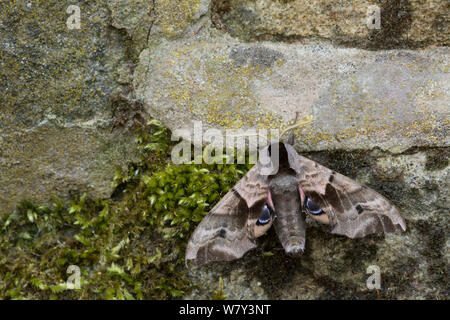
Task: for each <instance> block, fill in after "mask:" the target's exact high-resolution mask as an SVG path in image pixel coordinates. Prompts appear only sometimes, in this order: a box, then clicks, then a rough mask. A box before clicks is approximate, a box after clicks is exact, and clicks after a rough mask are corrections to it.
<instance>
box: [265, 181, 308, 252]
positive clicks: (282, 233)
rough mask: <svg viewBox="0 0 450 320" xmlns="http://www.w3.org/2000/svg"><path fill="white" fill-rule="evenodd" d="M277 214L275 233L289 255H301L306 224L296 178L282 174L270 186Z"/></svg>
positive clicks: (303, 247) (274, 223)
mask: <svg viewBox="0 0 450 320" xmlns="http://www.w3.org/2000/svg"><path fill="white" fill-rule="evenodd" d="M269 188H270V191H271V194H272V200H273V204H274V206H275V214H276V216H277V218H276V219H275V221H274V222H273V225H274V227H275V231H276V233H277V235H278V238H279V239H280V242H281V244H282V245H283V248H284V250H285V251H286V253H287V254H289V255H295V256H297V255H301V254H302V253H303V250H304V249H305V236H306V224H305V215H304V214H303V213H302V212H301V199H300V195H299V193H298V189H297V180H296V178H295V176H293V175H291V174H288V173H281V174H279V175H278V176H276V177H274V178H273V179H272V180H271V181H270V184H269Z"/></svg>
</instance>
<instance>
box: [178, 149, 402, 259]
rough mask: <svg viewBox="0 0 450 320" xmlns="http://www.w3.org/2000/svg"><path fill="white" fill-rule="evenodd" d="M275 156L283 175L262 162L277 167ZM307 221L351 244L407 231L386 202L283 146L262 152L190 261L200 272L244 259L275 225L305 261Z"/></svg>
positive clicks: (196, 236)
mask: <svg viewBox="0 0 450 320" xmlns="http://www.w3.org/2000/svg"><path fill="white" fill-rule="evenodd" d="M272 150H276V151H277V152H276V153H277V155H278V160H279V161H278V170H273V172H267V170H264V169H267V168H266V167H267V165H264V164H263V163H262V162H261V159H262V157H264V156H265V157H266V158H267V157H270V159H272V160H271V161H273V157H272V156H273V154H274V152H272ZM269 171H270V170H269ZM307 215H309V216H310V217H311V218H312V219H314V220H316V221H318V222H320V223H324V224H327V225H329V228H330V232H331V233H334V234H339V235H345V236H347V237H349V238H361V237H364V236H366V235H368V234H372V233H377V232H395V231H405V230H406V225H405V221H404V220H403V218H402V217H401V216H400V213H399V211H398V210H397V208H395V206H394V205H392V204H391V203H390V202H389V201H388V200H387V199H386V198H385V197H383V196H382V195H380V194H379V193H377V192H376V191H374V190H372V189H370V188H368V187H366V186H363V185H360V184H359V183H357V182H356V181H354V180H352V179H350V178H348V177H346V176H344V175H342V174H339V173H337V172H335V171H333V170H330V169H328V168H326V167H324V166H322V165H320V164H318V163H316V162H314V161H312V160H310V159H308V158H305V157H302V156H300V155H299V154H298V153H297V152H296V151H295V149H294V147H293V146H292V145H291V144H288V143H283V142H279V143H273V144H270V145H269V146H267V147H265V148H264V149H263V150H261V152H260V159H259V161H258V163H257V164H256V165H255V166H253V168H252V169H250V171H248V172H247V174H246V175H245V176H244V177H243V178H242V179H241V180H240V181H239V182H238V183H237V184H236V185H235V186H234V187H233V188H232V189H231V190H230V191H229V192H228V193H227V194H226V195H225V196H224V197H223V198H222V199H221V200H220V201H219V202H218V203H217V204H216V205H215V206H214V207H213V208H212V210H211V211H210V212H209V213H208V214H207V215H206V216H205V218H203V220H202V221H201V222H200V224H199V225H198V226H197V228H196V230H195V231H194V233H193V234H192V236H191V238H190V240H189V242H188V245H187V249H186V260H192V261H193V262H194V264H195V265H197V266H200V265H203V264H206V263H209V262H211V261H231V260H234V259H238V258H240V257H242V256H243V255H244V254H245V253H246V252H247V251H249V250H251V249H253V248H255V247H256V246H257V244H256V241H255V240H256V239H257V238H258V237H260V236H262V235H263V234H264V233H265V232H266V231H267V230H268V229H269V228H270V227H271V226H272V225H273V226H274V228H275V231H276V233H277V235H278V238H279V240H280V242H281V244H282V246H283V248H284V250H285V252H286V253H287V254H289V255H293V256H298V255H301V254H302V253H303V251H304V248H305V236H306V223H305V218H306V216H307Z"/></svg>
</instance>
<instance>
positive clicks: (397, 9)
mask: <svg viewBox="0 0 450 320" xmlns="http://www.w3.org/2000/svg"><path fill="white" fill-rule="evenodd" d="M374 5H376V6H378V8H379V9H380V21H381V25H380V29H370V28H369V27H368V26H367V17H368V14H367V12H368V10H369V8H370V6H374ZM449 9H450V4H449V2H448V1H441V0H432V1H423V0H395V1H392V0H382V1H365V0H357V1H350V0H344V1H342V0H339V1H337V0H333V1H329V0H321V1H308V0H290V1H283V0H276V1H273V0H260V1H253V0H249V1H242V0H214V1H213V11H214V14H215V15H214V17H216V21H219V23H218V24H220V26H222V27H223V29H224V30H226V31H227V32H230V33H231V35H233V36H236V37H240V38H242V39H246V40H255V39H270V40H275V41H279V40H281V41H283V40H294V39H296V40H298V39H303V38H311V37H315V38H322V39H327V40H329V41H331V42H333V43H336V44H344V45H351V46H359V47H366V48H372V49H380V48H398V47H422V46H425V45H430V44H436V45H448V41H449V38H450V37H449V36H450V34H449V32H450V29H449V17H448V12H449Z"/></svg>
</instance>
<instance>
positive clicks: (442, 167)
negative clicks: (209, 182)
mask: <svg viewBox="0 0 450 320" xmlns="http://www.w3.org/2000/svg"><path fill="white" fill-rule="evenodd" d="M31 3H32V5H33V6H32V7H27V8H25V7H24V6H23V3H22V2H20V1H10V2H1V3H0V12H1V14H0V29H1V30H0V31H1V33H0V55H1V56H0V57H1V59H0V61H1V62H0V63H1V69H0V90H1V91H0V99H1V100H0V108H1V115H0V165H1V171H0V211H2V210H9V208H12V207H13V206H14V204H15V203H17V201H19V200H21V199H22V198H24V197H32V198H35V199H36V200H40V199H41V198H42V199H45V197H48V196H50V195H51V194H55V191H56V193H59V194H62V195H64V194H67V193H68V192H69V191H70V190H74V191H76V192H81V191H89V192H90V194H91V195H94V196H106V195H108V193H109V192H110V191H111V187H110V181H111V177H112V174H113V170H112V167H113V165H114V164H122V165H123V164H125V163H126V162H127V161H128V160H130V159H131V158H132V156H131V155H130V152H131V151H130V148H131V146H132V144H130V143H129V141H130V139H131V135H129V134H127V133H126V132H124V131H117V130H113V132H111V128H112V126H113V122H114V112H113V111H112V109H113V108H111V101H110V99H109V96H110V95H113V94H117V93H120V92H124V93H125V94H127V93H128V91H126V90H127V86H128V85H129V84H130V83H132V85H133V89H134V90H135V95H136V96H135V98H137V101H140V102H142V103H143V104H144V105H145V106H146V109H147V111H148V112H149V113H150V114H151V115H152V116H153V117H155V118H157V119H159V120H161V121H162V122H163V123H165V124H166V125H167V126H169V127H170V128H171V129H179V128H182V127H185V128H188V129H190V130H192V128H193V126H192V122H193V121H194V120H203V122H204V128H205V129H206V128H207V127H208V126H209V127H217V128H221V129H226V128H249V127H256V128H281V129H283V128H285V127H286V126H287V125H288V124H290V123H291V122H292V120H293V119H294V118H295V115H296V113H298V114H299V115H300V116H301V117H312V119H313V122H312V123H311V124H310V125H308V126H306V127H304V128H300V129H298V130H296V136H297V139H296V146H297V149H298V150H300V151H302V152H304V153H305V155H306V156H308V157H310V158H312V159H314V160H316V161H318V162H320V163H322V164H323V165H325V166H327V167H329V168H331V169H334V170H336V171H338V172H340V173H342V174H345V175H347V176H349V177H351V178H353V179H355V180H357V181H359V182H361V183H364V184H366V185H368V186H369V187H371V188H374V189H375V190H377V191H378V192H380V193H381V194H383V195H385V196H386V197H387V198H389V199H390V200H391V201H392V202H393V203H394V204H395V205H397V206H398V208H399V209H400V211H401V213H402V215H403V216H404V218H405V220H406V224H407V231H406V232H405V233H402V234H387V235H373V236H369V237H366V238H364V239H357V240H351V239H347V238H345V237H341V236H334V235H331V234H329V233H328V230H327V228H326V227H325V226H321V225H319V224H318V223H316V222H314V221H312V220H308V221H307V223H308V229H307V241H306V250H305V254H304V255H303V256H302V257H301V258H297V259H294V258H290V257H288V256H286V255H285V254H284V251H283V249H282V247H281V245H280V243H279V242H278V240H277V238H276V235H275V233H274V231H273V230H270V231H269V232H268V234H267V235H266V236H264V237H262V238H261V239H259V240H258V241H259V244H260V246H259V247H258V248H257V249H255V250H253V251H251V252H249V253H247V254H246V255H245V256H244V257H243V258H242V259H240V260H238V261H234V262H229V263H213V264H211V265H207V266H204V267H202V268H193V267H188V268H186V269H185V272H186V273H187V274H188V275H189V277H190V278H191V280H192V283H193V290H192V292H191V293H190V295H189V296H188V297H187V298H196V299H197V298H210V297H211V296H212V294H213V291H214V290H217V289H218V286H219V277H222V278H223V280H224V294H225V295H227V297H228V298H234V299H252V298H255V299H267V298H271V299H333V298H341V299H342V298H347V299H351V298H353V299H367V298H369V299H377V298H392V299H448V298H449V287H450V286H449V283H448V270H449V269H448V266H449V262H450V261H449V259H450V256H449V247H450V240H449V238H450V237H449V229H448V226H449V224H450V221H449V217H450V215H449V206H450V203H449V190H450V188H449V187H450V177H449V160H448V159H449V146H448V144H449V134H448V133H449V118H448V116H449V108H448V101H449V97H448V96H449V87H448V85H449V76H448V73H449V50H448V47H447V46H446V45H448V34H449V28H448V16H447V12H448V9H446V8H447V7H448V1H427V2H424V1H416V0H410V1H378V2H377V1H374V2H370V3H369V2H364V1H356V2H355V1H353V2H350V1H339V2H338V3H339V5H333V4H336V3H337V1H331V2H327V3H325V2H324V1H316V2H314V4H310V3H312V2H306V1H281V0H280V1H219V0H216V1H213V2H212V3H211V5H210V2H209V1H204V0H191V1H187V0H186V1H184V0H183V1H151V0H135V1H131V0H114V1H108V2H102V1H96V2H95V3H94V2H92V1H89V2H88V1H85V2H83V1H80V6H81V9H82V13H83V14H82V17H83V19H86V20H82V21H83V23H82V30H81V31H77V30H71V31H68V30H67V29H66V26H65V21H66V19H67V17H68V14H66V13H65V9H66V8H67V6H68V5H69V2H65V1H62V2H61V1H60V2H57V3H56V4H55V3H53V2H52V3H51V4H47V3H46V2H44V1H33V2H31ZM351 3H352V5H351ZM70 4H72V3H70ZM368 4H378V5H380V7H382V9H383V10H384V11H382V21H385V22H386V25H387V26H391V27H392V28H384V29H381V31H378V32H376V31H370V32H369V31H368V30H367V29H365V24H364V23H362V22H361V20H362V19H363V17H364V15H365V12H366V9H365V8H366V6H367V5H368ZM49 17H51V19H49ZM394 22H395V23H394ZM111 26H113V28H111ZM317 38H319V39H317ZM147 39H148V41H147ZM247 40H251V42H246V41H247ZM263 40H265V41H263ZM341 44H344V45H345V46H341ZM427 45H431V46H427ZM417 47H423V48H421V49H417ZM366 48H369V49H376V50H365V49H366ZM387 48H392V49H394V50H385V49H387ZM379 49H382V50H379ZM122 113H123V110H122ZM125 114H126V112H125ZM370 265H376V266H379V268H380V271H381V279H382V283H381V289H380V290H379V291H375V290H369V289H368V288H367V286H366V280H367V278H368V277H369V275H368V274H367V273H366V270H367V267H368V266H370Z"/></svg>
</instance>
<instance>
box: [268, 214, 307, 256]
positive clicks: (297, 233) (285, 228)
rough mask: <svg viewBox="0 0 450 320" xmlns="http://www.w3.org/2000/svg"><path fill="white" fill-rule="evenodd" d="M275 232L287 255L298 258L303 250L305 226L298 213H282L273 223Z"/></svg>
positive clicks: (303, 219) (301, 216) (302, 215)
mask: <svg viewBox="0 0 450 320" xmlns="http://www.w3.org/2000/svg"><path fill="white" fill-rule="evenodd" d="M274 227H275V231H276V233H277V235H278V239H280V242H281V244H282V245H283V248H284V251H286V253H287V254H289V255H293V256H298V255H301V254H303V251H304V250H305V237H306V224H305V217H304V214H303V213H301V212H300V211H296V212H293V213H286V212H285V213H282V214H280V215H278V216H277V219H276V220H275V221H274Z"/></svg>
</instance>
